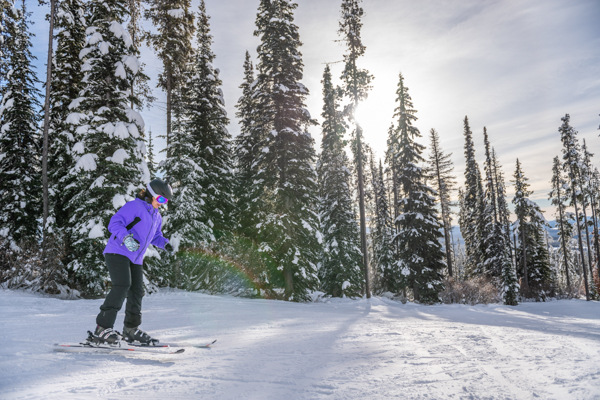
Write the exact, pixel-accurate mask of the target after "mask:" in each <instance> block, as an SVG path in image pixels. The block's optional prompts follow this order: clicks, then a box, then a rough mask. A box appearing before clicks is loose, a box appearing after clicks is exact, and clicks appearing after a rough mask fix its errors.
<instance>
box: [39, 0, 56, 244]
mask: <svg viewBox="0 0 600 400" xmlns="http://www.w3.org/2000/svg"><path fill="white" fill-rule="evenodd" d="M55 7H56V0H50V32H49V33H48V64H47V66H46V100H45V101H44V138H43V140H44V143H43V150H42V185H43V191H44V193H43V196H44V199H43V203H44V205H43V207H44V210H43V222H42V223H43V228H42V239H43V241H44V243H45V240H46V228H47V227H46V225H47V223H48V211H49V210H48V208H49V203H50V199H49V197H50V196H49V193H48V145H49V144H48V143H49V138H48V135H49V128H50V126H49V125H50V85H51V83H52V45H53V40H54V9H55ZM43 247H44V249H45V248H46V246H45V245H44V246H43Z"/></svg>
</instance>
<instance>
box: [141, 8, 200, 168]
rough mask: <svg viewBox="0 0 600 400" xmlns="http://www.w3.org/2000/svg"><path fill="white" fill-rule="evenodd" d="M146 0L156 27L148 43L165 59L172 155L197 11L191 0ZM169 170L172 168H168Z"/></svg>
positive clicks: (162, 76) (168, 137)
mask: <svg viewBox="0 0 600 400" xmlns="http://www.w3.org/2000/svg"><path fill="white" fill-rule="evenodd" d="M147 4H148V5H149V8H148V9H147V10H146V11H145V17H146V19H148V20H150V21H151V22H152V24H153V25H154V26H155V28H156V31H154V33H150V34H148V35H147V39H148V43H149V44H150V46H151V47H153V48H154V49H155V51H156V52H157V56H158V58H159V59H160V60H161V61H162V63H163V71H162V72H161V73H160V74H159V76H158V87H160V88H161V89H163V90H164V91H165V92H166V94H167V104H166V108H167V132H166V140H167V149H166V152H167V157H169V156H170V155H171V152H172V151H174V149H171V133H172V130H173V129H172V128H173V126H172V125H173V114H178V113H180V110H178V107H179V106H180V102H179V101H178V96H177V94H178V93H179V91H180V90H181V89H182V85H183V84H184V83H185V82H186V79H187V76H188V71H186V69H187V67H188V66H189V65H190V57H191V55H192V53H193V49H192V36H193V34H194V14H193V13H192V12H190V11H189V9H190V0H147ZM173 154H176V153H173ZM167 174H169V175H170V174H171V172H170V171H167Z"/></svg>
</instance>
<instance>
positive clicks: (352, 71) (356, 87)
mask: <svg viewBox="0 0 600 400" xmlns="http://www.w3.org/2000/svg"><path fill="white" fill-rule="evenodd" d="M361 2H362V0H342V6H341V19H340V22H339V30H338V34H339V35H340V36H341V37H342V42H344V43H345V45H346V54H344V71H343V72H342V76H341V79H342V82H343V84H342V87H343V90H344V94H345V95H346V96H347V97H348V98H349V99H350V104H348V105H347V106H346V108H345V110H344V113H345V114H346V116H348V118H349V119H350V121H351V122H353V123H354V131H353V132H352V138H353V143H352V145H351V148H352V151H353V153H354V164H355V166H356V174H357V177H356V180H357V182H358V184H357V186H358V203H359V214H360V240H361V250H362V253H363V269H364V271H365V278H366V289H367V290H366V294H367V297H370V296H371V293H370V288H369V286H370V285H369V273H368V270H369V253H368V250H367V247H368V246H367V222H366V216H365V193H364V183H365V176H364V164H365V163H364V160H365V157H364V146H363V138H362V136H363V131H362V127H361V126H360V125H359V123H358V121H356V119H355V118H354V112H355V111H356V107H357V106H358V104H359V103H360V102H361V101H364V100H366V99H367V96H368V92H369V91H370V90H371V81H372V80H373V76H372V75H371V74H369V71H367V70H366V69H361V68H358V66H357V64H356V62H357V60H358V58H359V57H362V56H363V55H364V54H365V50H366V46H365V45H363V43H362V39H361V36H360V32H361V29H362V17H363V15H364V11H363V9H362V7H360V3H361Z"/></svg>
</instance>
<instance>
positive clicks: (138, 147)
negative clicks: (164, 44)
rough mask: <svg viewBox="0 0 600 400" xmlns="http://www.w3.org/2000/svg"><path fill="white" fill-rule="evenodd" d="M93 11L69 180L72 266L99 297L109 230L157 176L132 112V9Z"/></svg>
mask: <svg viewBox="0 0 600 400" xmlns="http://www.w3.org/2000/svg"><path fill="white" fill-rule="evenodd" d="M89 7H90V14H89V19H88V21H87V22H88V28H87V30H86V33H87V35H89V37H88V40H87V44H86V46H85V48H84V49H83V50H82V51H81V54H80V56H81V57H82V58H83V60H84V64H83V66H82V71H84V73H85V74H84V77H83V82H85V87H84V88H83V90H82V91H81V92H80V97H79V98H77V99H76V100H75V101H73V102H72V103H71V104H70V108H71V109H72V111H73V112H72V113H71V114H69V115H68V117H67V119H66V123H67V124H69V125H70V126H71V130H70V132H71V134H72V135H73V137H74V141H75V142H76V143H75V145H74V146H73V148H72V149H71V154H72V156H73V161H74V163H75V165H74V166H73V167H72V169H71V170H70V172H69V175H70V176H69V178H68V179H69V180H72V185H73V186H72V187H73V190H74V195H73V196H72V197H71V198H70V199H69V202H68V208H69V212H70V215H71V220H72V221H73V225H72V226H71V227H70V236H71V239H72V240H73V247H74V249H73V254H74V260H73V261H71V263H70V264H69V265H70V268H71V269H72V270H73V271H74V273H75V276H76V278H77V279H78V283H79V284H80V285H82V289H84V290H85V291H86V292H87V293H89V294H95V295H97V294H100V293H102V292H103V290H104V289H105V287H104V280H105V279H106V278H107V274H106V269H105V267H104V261H103V259H102V256H101V255H102V251H103V249H104V247H105V245H106V241H107V240H108V237H109V236H110V233H109V232H108V231H107V230H106V227H107V226H108V222H109V220H110V218H111V217H112V215H114V213H115V211H116V210H118V209H119V208H120V207H121V206H123V205H124V204H125V203H126V202H127V201H130V200H133V198H134V197H133V196H134V195H135V194H136V192H137V191H138V190H139V189H140V188H141V187H142V186H143V185H144V184H146V183H147V182H149V180H150V173H149V171H148V168H147V165H146V161H145V160H144V156H145V152H146V146H145V143H144V140H143V138H142V137H141V133H143V129H144V121H143V119H142V117H141V116H140V114H138V113H137V112H136V111H134V110H132V109H131V108H130V107H129V104H130V103H129V102H130V100H131V90H130V89H131V82H132V80H133V76H134V75H135V74H136V73H137V72H138V67H139V61H138V59H137V57H136V56H135V48H134V47H133V42H132V40H131V37H130V35H129V32H128V31H127V30H126V29H125V28H124V27H123V25H122V24H123V23H124V22H125V17H126V15H127V12H128V9H127V2H126V0H104V1H96V0H94V1H92V3H90V5H89ZM134 100H135V99H134Z"/></svg>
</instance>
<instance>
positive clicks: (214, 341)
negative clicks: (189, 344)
mask: <svg viewBox="0 0 600 400" xmlns="http://www.w3.org/2000/svg"><path fill="white" fill-rule="evenodd" d="M215 343H217V341H216V339H215V340H213V341H212V342H210V343H208V344H205V345H201V346H195V347H197V348H199V349H210V346H212V345H213V344H215Z"/></svg>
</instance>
